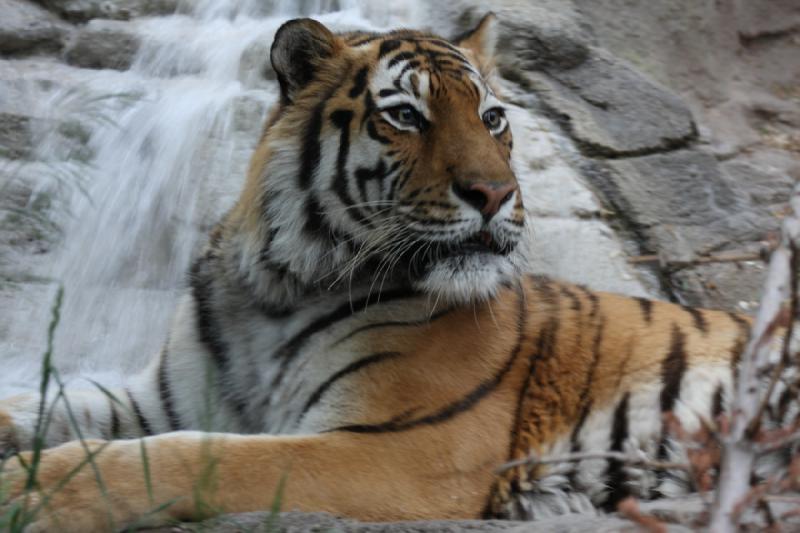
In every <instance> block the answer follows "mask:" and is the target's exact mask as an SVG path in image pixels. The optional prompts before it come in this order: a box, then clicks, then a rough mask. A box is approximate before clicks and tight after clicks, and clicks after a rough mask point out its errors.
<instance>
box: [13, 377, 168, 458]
mask: <svg viewBox="0 0 800 533" xmlns="http://www.w3.org/2000/svg"><path fill="white" fill-rule="evenodd" d="M142 378H143V379H141V380H139V381H137V382H136V383H135V384H134V385H132V386H131V387H129V388H114V389H107V388H102V387H100V386H98V387H96V388H94V389H88V388H87V389H83V390H75V389H64V390H63V391H60V392H56V391H52V390H51V391H50V393H49V394H48V395H47V397H46V398H45V401H44V402H42V400H41V396H40V395H38V394H23V395H19V396H14V397H11V398H6V399H2V400H0V457H2V456H8V455H10V454H11V453H14V452H16V451H23V450H30V449H32V448H34V446H40V447H44V448H49V447H53V446H57V445H59V444H63V443H65V442H69V441H73V440H80V439H98V438H100V439H114V438H125V437H139V436H144V435H151V434H154V433H161V432H165V431H169V430H170V429H173V428H172V427H170V421H169V420H168V417H166V416H165V415H164V414H163V412H162V410H161V406H160V404H159V403H158V394H157V393H156V391H155V390H154V388H155V385H156V384H155V383H153V380H151V379H147V376H142ZM37 436H38V438H37Z"/></svg>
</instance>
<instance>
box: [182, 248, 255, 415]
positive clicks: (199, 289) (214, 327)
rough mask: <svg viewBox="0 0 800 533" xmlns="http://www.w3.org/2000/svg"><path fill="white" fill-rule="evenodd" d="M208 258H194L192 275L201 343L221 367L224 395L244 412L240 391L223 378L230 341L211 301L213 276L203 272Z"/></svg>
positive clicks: (191, 280)
mask: <svg viewBox="0 0 800 533" xmlns="http://www.w3.org/2000/svg"><path fill="white" fill-rule="evenodd" d="M207 261H208V259H206V258H200V259H198V260H197V261H195V264H194V265H193V266H192V271H191V275H190V284H191V287H192V296H193V297H194V301H195V314H196V315H197V316H196V324H195V327H196V328H197V334H198V336H199V337H200V342H201V343H203V345H205V347H206V348H207V349H208V351H209V352H210V353H211V360H212V361H213V362H214V365H215V366H216V367H217V369H218V370H219V375H218V376H219V377H218V379H219V380H221V381H222V382H223V383H222V384H221V385H222V386H221V387H220V389H221V391H222V395H223V397H224V398H225V399H226V400H227V401H229V402H230V403H231V404H232V406H233V409H234V411H235V412H236V413H237V414H238V415H242V414H243V413H244V412H245V409H246V406H247V401H246V400H245V399H243V398H241V397H240V396H239V395H238V394H237V393H236V392H235V391H236V390H237V389H236V387H226V386H224V381H225V380H226V379H227V375H228V372H229V370H230V360H229V358H228V344H227V343H226V342H225V340H224V339H223V338H222V328H220V326H219V324H218V323H217V319H216V317H215V313H214V309H213V306H212V303H211V298H212V291H213V288H212V286H211V283H212V280H211V277H210V275H209V274H208V273H206V272H201V270H202V269H203V267H204V266H205V265H206V263H207Z"/></svg>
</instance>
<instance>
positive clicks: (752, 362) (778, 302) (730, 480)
mask: <svg viewBox="0 0 800 533" xmlns="http://www.w3.org/2000/svg"><path fill="white" fill-rule="evenodd" d="M791 208H792V212H791V213H789V214H788V215H787V216H786V218H785V219H784V221H783V226H782V229H781V239H780V242H779V244H778V247H777V248H776V249H775V251H774V252H773V253H772V257H771V258H770V262H769V270H768V275H767V280H766V284H765V288H764V295H763V297H762V299H761V306H760V308H759V312H758V315H757V316H756V321H755V324H754V325H753V328H752V331H751V336H750V340H749V342H748V343H747V346H746V348H745V350H744V352H743V353H742V356H741V362H740V365H739V376H738V377H739V379H738V382H737V383H736V385H735V388H734V393H733V400H732V410H731V421H730V431H729V433H728V434H727V435H725V436H723V455H722V467H721V470H720V476H719V483H718V486H717V492H716V495H715V500H714V504H713V506H712V509H711V528H710V529H711V531H713V532H715V533H733V532H734V531H736V529H737V523H738V519H739V513H738V511H739V510H740V508H741V507H740V504H741V503H743V502H744V501H746V498H747V497H748V495H749V494H751V488H750V476H751V472H752V471H753V465H754V464H755V459H756V455H757V446H756V443H755V442H754V429H757V428H759V427H760V425H761V416H762V415H763V413H764V408H763V407H762V406H763V405H764V401H763V400H762V398H763V396H762V394H763V391H762V387H761V386H760V377H761V376H764V375H766V374H770V370H773V369H772V368H771V364H770V348H771V345H772V343H773V339H774V337H775V334H776V333H777V331H778V330H779V329H780V326H781V324H782V322H783V320H782V318H783V317H784V316H785V315H784V313H785V311H786V306H787V302H790V306H791V307H796V302H794V301H792V295H791V292H792V289H793V288H794V287H796V281H795V280H794V279H793V277H794V275H795V272H793V270H792V267H793V266H795V265H796V264H797V263H796V259H795V257H794V255H795V254H794V251H795V250H796V249H797V248H798V246H797V244H798V242H800V239H799V237H800V220H799V219H800V185H798V186H796V187H795V189H794V191H793V193H792V198H791ZM793 320H794V316H793V315H790V321H793ZM785 342H789V339H788V337H787V338H786V340H785ZM786 350H787V348H786V347H784V353H788V352H787V351H786ZM781 359H782V360H784V361H785V359H786V358H784V357H782V358H781ZM772 376H773V377H774V378H775V379H777V377H779V373H773V374H772ZM770 389H771V387H770Z"/></svg>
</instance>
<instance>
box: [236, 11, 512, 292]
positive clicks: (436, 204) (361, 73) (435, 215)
mask: <svg viewBox="0 0 800 533" xmlns="http://www.w3.org/2000/svg"><path fill="white" fill-rule="evenodd" d="M494 35H495V18H494V16H493V15H491V14H490V15H487V16H486V17H484V19H483V20H482V21H481V22H480V23H479V24H478V26H477V27H476V28H475V29H474V30H472V31H471V32H468V33H466V34H464V35H463V36H461V37H459V38H457V39H455V40H453V41H447V40H445V39H442V38H440V37H437V36H435V35H431V34H427V33H422V32H417V31H410V30H399V31H393V32H390V33H384V34H369V33H348V34H338V35H337V34H334V33H332V32H331V31H330V30H328V29H327V28H326V27H325V26H323V25H322V24H320V23H319V22H316V21H314V20H311V19H296V20H292V21H289V22H287V23H286V24H284V25H283V26H282V27H281V28H280V29H279V30H278V32H277V34H276V36H275V41H274V43H273V46H272V49H271V54H270V59H271V62H272V66H273V68H274V70H275V73H276V74H277V79H278V82H279V84H280V92H281V94H280V103H279V104H278V106H277V109H276V110H274V112H273V114H272V116H271V117H270V119H268V122H267V126H266V129H265V133H264V136H263V138H262V141H261V143H260V144H259V146H258V148H257V150H256V154H255V156H254V158H253V161H252V165H251V170H250V177H249V182H248V189H249V190H250V191H251V193H252V194H250V198H256V197H257V198H258V202H255V203H254V209H253V212H257V213H259V217H255V216H253V220H254V221H255V222H254V225H255V226H257V227H258V228H259V231H257V232H256V233H257V235H258V239H257V240H258V242H259V245H260V246H261V248H260V250H259V260H260V262H261V264H262V265H264V266H265V268H272V269H278V270H280V271H281V272H289V273H291V274H292V275H293V276H295V277H297V279H299V280H301V281H302V283H319V282H322V283H325V280H330V283H331V284H334V283H335V282H337V281H342V280H350V281H352V279H353V278H356V279H358V280H361V281H365V282H369V283H376V281H379V282H381V283H382V282H383V281H385V280H393V281H394V282H405V283H407V284H410V285H411V287H413V288H415V289H418V290H422V291H426V292H429V293H434V294H437V295H441V296H444V297H445V298H446V299H449V300H451V301H468V300H473V299H476V298H484V297H488V296H490V295H491V294H493V292H494V291H495V290H496V289H497V287H498V286H499V285H500V284H501V283H503V282H504V281H505V280H507V279H508V278H509V277H510V276H511V275H513V273H514V272H515V266H514V264H515V260H514V257H513V256H514V255H515V254H514V253H513V252H514V250H515V247H516V246H517V244H518V242H519V241H520V239H521V235H522V230H523V227H524V210H523V205H522V198H521V195H520V189H519V184H518V183H517V179H516V177H515V175H514V172H513V171H512V168H511V149H512V136H511V130H510V127H509V122H508V119H507V118H506V114H505V111H504V105H503V103H502V102H501V101H500V99H499V98H498V97H497V96H496V95H495V92H494V91H493V89H492V87H491V86H490V84H489V83H488V81H487V79H488V77H489V73H490V70H491V66H492V65H491V63H492V54H493V48H494ZM245 194H247V193H245ZM256 218H257V220H256Z"/></svg>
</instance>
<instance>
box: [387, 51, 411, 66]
mask: <svg viewBox="0 0 800 533" xmlns="http://www.w3.org/2000/svg"><path fill="white" fill-rule="evenodd" d="M416 55H417V53H416V52H400V53H399V54H397V55H396V56H394V57H393V58H392V59H390V60H389V65H388V66H387V68H392V67H393V66H395V65H396V64H398V63H399V62H401V61H405V60H406V59H412V58H413V57H415V56H416Z"/></svg>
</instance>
